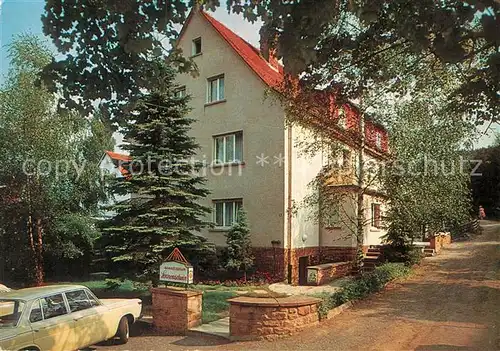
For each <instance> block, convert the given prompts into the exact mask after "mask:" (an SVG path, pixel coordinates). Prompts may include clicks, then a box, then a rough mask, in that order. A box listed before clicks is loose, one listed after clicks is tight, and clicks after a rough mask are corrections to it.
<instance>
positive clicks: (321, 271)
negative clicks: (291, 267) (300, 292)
mask: <svg viewBox="0 0 500 351" xmlns="http://www.w3.org/2000/svg"><path fill="white" fill-rule="evenodd" d="M352 267H353V262H350V261H349V262H338V263H325V264H322V265H317V266H310V267H307V285H316V286H317V285H324V284H328V283H329V282H331V281H332V280H335V279H338V278H341V277H345V276H346V275H348V274H350V273H351V270H352Z"/></svg>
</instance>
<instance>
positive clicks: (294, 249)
mask: <svg viewBox="0 0 500 351" xmlns="http://www.w3.org/2000/svg"><path fill="white" fill-rule="evenodd" d="M177 45H178V48H179V49H180V50H182V52H183V54H184V55H185V56H186V57H190V58H191V59H192V60H193V62H194V63H195V64H196V66H197V69H198V73H199V74H198V75H197V76H196V77H194V76H192V75H190V74H181V75H179V76H178V79H177V83H178V85H179V88H178V94H179V95H183V94H189V95H190V96H191V100H190V107H191V108H192V110H191V112H190V117H192V118H194V119H195V120H196V122H195V123H194V124H193V129H192V136H194V137H195V138H196V140H197V142H198V143H199V144H200V146H201V148H200V151H199V154H198V159H199V160H202V161H204V162H205V163H206V165H207V166H206V167H205V168H204V172H205V174H206V177H207V187H208V188H209V189H210V191H211V195H210V196H209V198H207V199H206V201H205V202H206V203H205V205H207V206H210V207H211V208H212V209H213V213H212V218H211V220H212V221H213V223H214V227H213V228H210V229H206V230H204V231H203V232H202V233H201V235H203V236H205V237H206V238H208V240H209V241H211V242H213V243H214V244H215V245H217V246H224V245H225V242H226V237H225V234H226V232H227V231H228V230H229V228H230V227H231V225H232V223H233V221H234V220H235V219H236V213H237V210H238V209H239V208H240V207H243V208H244V209H245V211H246V212H247V214H248V220H249V225H250V230H251V238H252V245H253V250H254V254H255V257H256V260H255V262H256V265H257V268H258V269H260V270H265V271H268V272H272V273H275V274H276V275H278V276H280V277H289V281H291V282H293V283H297V282H298V281H299V277H300V275H301V274H302V273H303V271H304V268H305V267H304V266H306V265H309V264H316V263H319V262H325V261H330V262H332V261H345V260H351V259H353V258H354V255H355V246H356V241H355V239H353V237H352V235H350V234H349V231H348V230H347V228H345V227H344V226H343V224H342V223H337V224H334V225H332V226H328V227H325V226H322V225H320V224H319V222H318V221H315V220H312V219H311V216H310V209H307V208H304V207H302V206H299V204H300V203H301V202H302V200H303V199H304V198H305V197H306V196H307V195H308V194H309V193H310V192H311V188H310V187H309V184H310V183H311V181H313V180H314V179H315V177H316V176H317V174H318V173H319V172H320V171H321V169H322V168H323V167H324V165H325V162H326V161H325V160H327V159H328V158H329V157H330V154H329V153H328V152H327V151H326V150H324V151H320V152H318V153H316V154H315V155H314V156H306V155H304V154H303V152H302V150H301V148H300V146H299V145H298V142H299V141H300V140H304V139H306V140H307V139H308V138H313V136H312V134H311V133H310V131H308V130H307V129H305V128H301V127H295V126H294V127H287V126H286V124H285V120H286V115H285V109H284V108H283V107H282V105H281V103H280V99H279V98H278V96H277V95H278V94H280V93H279V90H278V89H277V86H278V85H279V84H280V83H281V82H282V81H283V70H282V67H281V66H280V65H279V63H278V62H276V60H272V59H270V61H267V60H266V59H264V57H263V56H262V55H261V53H260V51H259V49H257V48H255V47H253V46H252V45H250V44H249V43H247V42H246V41H245V40H244V39H243V38H241V37H239V36H238V35H236V34H235V33H234V32H233V31H231V30H230V29H228V28H227V27H226V26H224V25H223V24H222V23H220V22H219V21H217V20H215V19H214V18H213V17H211V16H210V15H209V14H207V13H206V12H204V11H202V10H193V11H192V12H191V14H190V15H189V17H188V19H187V21H186V23H185V25H184V27H183V29H182V31H181V34H180V36H179V39H178V42H177ZM355 119H356V111H355V108H350V107H347V108H346V109H345V123H346V125H344V126H343V128H349V125H350V124H352V123H355ZM365 134H366V140H367V144H368V145H369V147H368V150H370V149H372V150H373V152H371V156H369V157H372V158H373V159H375V160H378V159H380V157H381V155H383V154H384V153H385V152H386V151H387V133H386V132H385V130H384V129H383V128H381V127H380V126H377V125H376V124H374V123H371V122H370V121H368V122H367V123H366V127H365ZM340 139H341V138H340ZM340 139H339V140H340ZM345 147H346V150H347V151H348V152H349V155H350V156H349V157H352V158H355V157H356V150H355V148H352V146H349V145H347V144H346V145H345ZM349 150H350V151H349ZM354 163H355V162H353V164H354ZM332 179H333V180H332V186H340V187H341V188H342V191H346V192H347V193H351V194H352V193H353V191H355V189H354V188H355V184H351V183H352V182H351V183H349V184H340V183H339V182H338V181H334V179H335V175H333V177H332ZM353 186H354V188H352V189H351V190H350V187H353ZM365 203H366V206H367V208H372V209H373V210H372V211H371V212H370V213H367V214H366V215H367V221H371V222H372V223H373V225H369V226H367V228H365V244H366V245H376V244H379V243H380V236H381V235H383V234H384V231H383V229H382V228H381V225H380V224H379V222H380V217H381V216H382V212H383V198H381V197H378V195H377V193H376V191H374V192H373V193H372V194H368V193H367V194H366V195H365ZM345 207H346V211H345V213H348V212H353V211H355V207H349V205H346V206H345ZM370 216H371V217H374V218H375V219H376V220H373V219H370Z"/></svg>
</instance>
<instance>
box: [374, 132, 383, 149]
mask: <svg viewBox="0 0 500 351" xmlns="http://www.w3.org/2000/svg"><path fill="white" fill-rule="evenodd" d="M375 146H376V147H377V149H381V148H382V134H381V133H380V132H377V133H376V134H375Z"/></svg>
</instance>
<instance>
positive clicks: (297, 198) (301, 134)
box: [292, 127, 323, 248]
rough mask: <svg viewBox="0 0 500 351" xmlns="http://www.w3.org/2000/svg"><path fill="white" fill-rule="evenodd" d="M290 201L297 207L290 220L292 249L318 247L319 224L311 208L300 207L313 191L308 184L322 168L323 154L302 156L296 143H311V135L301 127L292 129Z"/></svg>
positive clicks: (301, 151) (301, 150) (300, 149)
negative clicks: (312, 215)
mask: <svg viewBox="0 0 500 351" xmlns="http://www.w3.org/2000/svg"><path fill="white" fill-rule="evenodd" d="M292 139H293V144H292V199H293V202H294V204H295V205H296V206H298V207H297V211H296V213H294V215H293V218H292V246H293V248H301V247H312V246H318V245H319V224H318V223H317V221H316V220H315V219H314V218H311V211H315V210H314V209H311V208H305V207H304V206H301V204H302V201H303V200H304V198H305V197H306V196H308V195H310V194H311V192H312V191H314V189H313V188H311V187H309V185H310V183H311V182H312V181H313V180H314V178H315V177H316V176H317V175H318V173H319V172H320V170H321V168H322V166H323V154H322V152H321V151H320V152H317V153H316V154H315V155H314V156H311V155H308V154H304V153H303V149H302V148H301V147H300V145H297V143H302V142H304V141H305V142H306V143H307V142H309V143H311V142H313V141H314V140H313V135H312V134H311V132H310V131H307V130H306V129H304V128H301V127H293V128H292Z"/></svg>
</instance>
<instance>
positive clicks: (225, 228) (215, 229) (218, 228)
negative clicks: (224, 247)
mask: <svg viewBox="0 0 500 351" xmlns="http://www.w3.org/2000/svg"><path fill="white" fill-rule="evenodd" d="M230 230H231V227H214V228H210V229H208V231H209V232H228V231H230Z"/></svg>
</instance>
